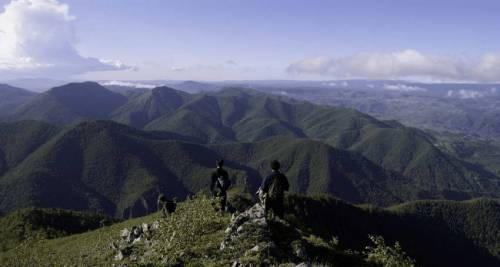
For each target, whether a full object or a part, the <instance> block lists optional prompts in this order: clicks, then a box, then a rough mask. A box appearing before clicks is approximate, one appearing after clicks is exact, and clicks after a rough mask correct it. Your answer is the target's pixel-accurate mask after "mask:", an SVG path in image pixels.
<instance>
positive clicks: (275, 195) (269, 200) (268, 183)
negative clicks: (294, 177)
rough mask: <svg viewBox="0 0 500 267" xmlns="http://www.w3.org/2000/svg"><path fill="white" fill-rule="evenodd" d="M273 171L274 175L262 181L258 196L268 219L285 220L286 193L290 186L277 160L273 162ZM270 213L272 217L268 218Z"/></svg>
mask: <svg viewBox="0 0 500 267" xmlns="http://www.w3.org/2000/svg"><path fill="white" fill-rule="evenodd" d="M271 170H272V174H271V175H269V176H267V177H266V178H265V179H264V180H263V181H262V186H261V187H260V189H259V191H258V195H259V198H260V200H261V203H263V204H264V210H265V214H266V218H273V217H274V216H278V217H280V218H281V219H283V216H284V213H285V207H284V198H285V191H288V189H289V187H290V185H289V183H288V179H287V178H286V176H285V175H284V174H283V173H281V172H280V163H279V162H278V161H277V160H273V161H272V162H271ZM270 212H271V216H270V217H268V216H269V214H270Z"/></svg>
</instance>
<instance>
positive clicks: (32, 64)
mask: <svg viewBox="0 0 500 267" xmlns="http://www.w3.org/2000/svg"><path fill="white" fill-rule="evenodd" d="M74 20H75V17H73V16H72V15H71V14H70V12H69V6H68V5H66V4H61V3H59V2H58V1H57V0H13V1H11V2H10V3H8V4H7V5H6V6H5V7H4V11H3V13H0V75H1V76H5V77H9V78H11V77H20V76H43V77H55V78H60V77H67V76H70V75H75V74H81V73H85V72H90V71H109V70H125V69H130V67H129V66H127V65H125V64H123V63H122V62H120V61H116V60H105V59H98V58H93V57H85V56H82V55H80V54H79V53H78V51H77V50H76V48H75V44H76V42H77V36H76V33H75V30H74V27H73V21H74Z"/></svg>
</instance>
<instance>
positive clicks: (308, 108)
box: [0, 83, 500, 217]
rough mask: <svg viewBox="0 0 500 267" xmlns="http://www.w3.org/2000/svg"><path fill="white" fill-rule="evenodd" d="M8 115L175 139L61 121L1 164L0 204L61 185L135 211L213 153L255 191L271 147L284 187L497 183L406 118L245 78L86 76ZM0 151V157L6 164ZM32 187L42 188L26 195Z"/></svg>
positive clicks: (454, 192)
mask: <svg viewBox="0 0 500 267" xmlns="http://www.w3.org/2000/svg"><path fill="white" fill-rule="evenodd" d="M90 102H91V103H90ZM56 111H57V112H56ZM18 115H19V116H18V117H17V118H34V119H37V120H45V121H51V122H55V123H65V122H66V123H69V122H74V123H75V122H79V121H81V120H85V119H92V118H105V119H112V120H115V121H118V122H121V123H124V124H128V125H130V126H134V127H135V128H140V129H145V130H148V131H157V132H158V131H164V132H168V133H170V134H167V135H170V137H174V136H175V138H173V139H174V140H172V138H170V137H167V138H163V137H162V138H159V137H157V136H156V135H157V134H158V133H154V134H153V135H154V136H155V137H153V138H152V137H151V134H152V133H146V132H140V131H138V130H133V129H131V128H126V127H124V126H117V125H115V124H110V123H108V124H107V123H104V122H99V123H98V124H97V125H101V126H96V125H94V124H92V123H87V124H81V125H80V126H76V127H75V126H74V124H73V126H71V125H69V126H67V129H66V130H65V131H63V132H62V133H60V134H59V135H58V136H57V137H54V138H53V139H51V140H50V142H46V144H45V145H44V146H43V147H41V148H40V149H38V150H36V151H34V152H33V153H32V155H30V157H29V158H27V159H26V160H25V161H23V162H19V164H18V166H16V168H12V167H8V169H9V172H7V173H5V172H6V170H7V168H6V167H3V169H4V175H3V177H1V178H0V185H3V186H2V187H0V190H3V191H4V192H6V194H7V196H6V197H5V198H4V200H2V202H1V203H0V209H3V210H10V208H9V207H25V206H27V205H30V203H37V205H40V206H42V207H47V206H48V207H52V206H53V205H56V202H57V201H58V200H56V199H54V200H51V201H48V200H47V199H45V198H44V197H43V195H44V194H55V195H57V194H62V195H65V197H62V199H69V197H70V196H74V197H75V200H74V202H75V203H77V204H74V205H73V204H71V205H73V206H74V207H73V208H78V209H92V210H102V211H106V212H107V213H109V214H114V215H117V216H125V217H128V216H136V215H138V214H144V212H147V211H148V210H151V208H150V207H149V206H151V204H150V203H151V201H153V200H152V199H153V198H154V197H153V195H155V194H157V193H158V192H159V191H165V192H166V193H168V194H169V195H171V196H177V197H184V196H185V195H186V194H189V193H195V192H197V191H198V190H200V189H202V188H203V187H205V186H206V183H207V181H206V179H205V177H206V176H207V174H208V173H209V172H210V169H211V168H212V165H213V160H214V158H217V157H224V158H226V160H228V161H232V164H233V165H232V166H229V167H230V168H231V173H234V175H233V179H234V180H235V182H236V183H237V184H240V185H242V186H243V187H244V188H247V189H248V190H255V188H256V187H257V185H258V184H259V182H260V180H261V177H262V176H263V175H265V173H266V170H265V166H266V164H267V163H266V161H268V160H270V159H271V158H272V157H274V158H277V159H279V160H281V161H283V162H284V163H285V165H284V166H285V171H287V172H289V176H290V177H291V178H290V179H291V180H292V181H293V185H292V188H293V189H294V190H295V191H296V192H304V193H331V194H333V195H335V196H339V197H342V198H344V199H347V200H349V201H353V202H356V203H359V202H369V203H374V204H379V205H389V204H394V203H399V202H401V201H407V200H415V199H434V198H437V199H455V200H462V199H469V198H474V197H481V196H492V197H498V195H499V193H498V192H500V190H499V188H500V178H499V176H498V174H494V172H492V169H491V168H489V166H482V165H480V164H474V163H471V162H470V161H464V160H459V159H457V157H456V154H454V153H452V152H450V151H448V150H445V149H442V147H438V146H436V144H437V142H436V141H435V139H433V138H432V136H430V135H428V134H427V133H425V132H422V131H420V130H418V129H414V128H409V127H405V126H403V125H401V124H399V123H395V122H391V121H380V120H377V119H375V118H373V117H370V116H368V115H366V114H363V113H360V112H357V111H355V110H352V109H344V108H334V107H328V106H321V105H315V104H312V103H309V102H305V101H297V100H294V99H290V98H286V97H279V96H271V95H268V94H264V93H262V92H258V91H254V90H248V89H241V88H229V89H225V90H221V91H218V92H208V93H198V94H188V93H185V92H181V91H177V90H175V89H171V88H168V87H159V88H155V89H153V90H148V91H138V92H135V93H133V94H126V96H124V95H120V94H117V93H113V92H111V91H109V90H108V89H106V88H104V87H101V86H100V85H98V84H95V83H73V84H68V85H66V86H62V87H58V88H54V89H52V90H50V91H48V92H47V93H45V94H42V95H39V96H37V97H36V98H35V99H33V101H32V102H30V103H28V104H26V105H24V106H22V107H21V108H20V112H19V114H18ZM104 125H108V126H104ZM109 125H114V126H109ZM117 129H126V130H117ZM125 132H127V133H125ZM181 136H182V137H183V138H181V139H182V140H179V138H180V137H181ZM313 140H314V141H313ZM249 151H250V152H249ZM317 151H318V152H320V153H319V154H317V155H315V154H316V153H317ZM346 151H349V153H347V152H346ZM248 153H251V155H250V156H252V157H254V158H248V157H247V156H249V155H246V154H248ZM2 158H5V156H1V155H0V167H1V166H2V165H3V166H6V165H7V164H6V163H2V160H1V159H2ZM233 158H239V159H238V160H235V159H233ZM179 159H182V160H184V161H185V162H186V163H184V162H182V161H180V160H179ZM3 162H5V159H4V160H3ZM62 162H65V164H63V163H62ZM66 162H68V163H66ZM63 185H64V186H65V187H67V188H70V190H62V188H63ZM35 188H46V189H44V190H47V191H44V190H42V191H41V192H44V193H39V192H38V193H36V194H35V193H34V192H35V191H37V190H38V189H36V190H35ZM56 188H60V189H56ZM54 190H55V191H54ZM57 190H59V191H57ZM148 190H149V191H148ZM176 190H177V191H176ZM9 192H12V193H9ZM13 192H16V193H15V195H14V193H13ZM56 193H57V194H56ZM35 195H40V196H39V197H36V196H35ZM39 201H43V202H39ZM67 203H71V201H68V202H67ZM148 203H149V204H148ZM67 205H70V204H67Z"/></svg>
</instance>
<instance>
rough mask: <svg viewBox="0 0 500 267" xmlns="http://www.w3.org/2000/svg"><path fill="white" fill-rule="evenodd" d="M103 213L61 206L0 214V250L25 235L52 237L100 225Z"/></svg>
mask: <svg viewBox="0 0 500 267" xmlns="http://www.w3.org/2000/svg"><path fill="white" fill-rule="evenodd" d="M101 220H106V221H107V222H108V223H112V222H113V221H116V220H114V219H111V218H108V217H106V216H103V215H97V214H87V213H81V212H75V211H68V210H61V209H35V208H29V209H23V210H18V211H15V212H13V213H10V214H8V215H6V216H4V217H1V218H0V226H1V227H0V236H1V239H0V251H1V252H3V251H7V250H9V249H12V248H14V247H16V246H18V245H20V244H21V243H22V242H23V241H25V240H28V239H32V240H34V239H53V238H58V237H63V236H67V235H71V234H75V233H81V232H86V231H89V230H92V229H96V228H99V227H100V222H101Z"/></svg>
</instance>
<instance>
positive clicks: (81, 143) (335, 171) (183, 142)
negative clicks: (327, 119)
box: [0, 121, 401, 217]
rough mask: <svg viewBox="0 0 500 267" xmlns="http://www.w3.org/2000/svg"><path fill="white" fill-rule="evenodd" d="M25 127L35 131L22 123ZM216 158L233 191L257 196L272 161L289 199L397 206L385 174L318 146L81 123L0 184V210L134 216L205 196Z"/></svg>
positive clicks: (55, 138)
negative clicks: (161, 202) (278, 163)
mask: <svg viewBox="0 0 500 267" xmlns="http://www.w3.org/2000/svg"><path fill="white" fill-rule="evenodd" d="M30 123H33V124H40V123H38V122H24V124H30ZM16 124H19V123H16ZM43 125H45V124H43ZM11 128H12V127H11ZM56 129H57V128H56ZM15 136H18V135H17V134H16V135H15ZM39 136H41V135H39ZM221 157H223V158H226V159H227V162H228V163H227V168H228V170H229V172H230V173H231V179H232V180H233V182H234V185H235V186H237V187H240V188H243V189H244V190H248V191H250V192H255V191H256V190H257V187H258V186H259V185H260V182H261V180H262V177H263V176H264V175H267V174H268V172H269V170H268V167H267V166H268V162H269V161H270V159H271V158H274V157H275V158H280V159H281V160H282V161H283V168H284V171H285V172H287V174H288V175H289V177H290V182H291V185H292V190H293V191H295V192H304V193H306V192H307V193H329V194H332V195H335V196H339V197H342V198H345V199H347V200H350V201H353V202H358V203H360V202H361V203H364V202H370V203H375V204H380V205H387V204H392V203H399V202H401V199H399V198H398V197H395V194H394V193H392V192H394V191H393V190H389V189H388V188H386V187H385V186H384V184H385V185H387V184H390V183H391V180H390V179H393V177H392V176H391V175H389V174H388V173H385V172H384V171H383V170H382V169H381V168H380V167H378V166H377V165H374V164H373V163H371V162H370V161H368V160H366V159H364V158H363V157H362V156H359V155H356V154H353V153H350V152H346V151H342V150H338V149H334V148H332V147H330V146H328V145H325V144H323V143H321V142H318V141H312V140H308V139H293V138H284V137H276V138H271V139H268V140H265V141H261V142H256V143H228V144H226V145H212V146H206V145H202V144H199V143H196V139H192V138H188V137H183V136H180V135H177V134H173V133H168V132H144V131H140V130H136V129H133V128H130V127H127V126H125V125H121V124H117V123H113V122H110V121H95V122H90V121H89V122H84V123H80V124H77V125H74V126H69V127H66V128H65V129H63V130H61V131H59V132H58V133H57V134H55V135H54V136H53V137H52V138H51V139H50V140H48V141H46V142H45V143H44V144H43V145H40V146H39V147H38V149H36V150H34V151H33V152H32V153H31V154H29V155H28V156H26V157H25V158H22V160H19V161H18V162H17V163H18V164H17V165H13V167H11V168H10V169H9V170H8V171H7V172H6V173H5V174H4V175H3V176H2V177H0V190H1V191H2V196H3V198H2V199H1V200H0V207H1V210H3V211H12V210H15V209H19V208H24V207H29V206H37V207H59V208H67V209H75V210H92V211H98V212H105V213H108V214H110V215H114V216H119V217H131V216H133V217H135V216H140V215H144V214H147V213H149V212H151V211H152V210H154V209H155V208H156V207H155V201H156V197H157V195H158V194H159V193H160V192H163V193H166V194H167V196H169V197H178V198H179V199H183V198H184V197H185V196H186V195H188V194H192V193H196V192H198V191H200V190H204V189H206V188H207V187H208V182H209V174H210V172H211V171H212V168H213V166H214V162H215V160H216V159H218V158H221ZM399 193H400V192H398V194H399Z"/></svg>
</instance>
